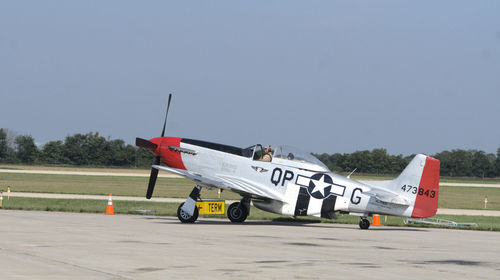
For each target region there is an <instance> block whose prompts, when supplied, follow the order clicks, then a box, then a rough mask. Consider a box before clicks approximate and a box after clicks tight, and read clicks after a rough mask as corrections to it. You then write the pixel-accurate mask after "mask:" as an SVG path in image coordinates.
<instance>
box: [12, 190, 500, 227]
mask: <svg viewBox="0 0 500 280" xmlns="http://www.w3.org/2000/svg"><path fill="white" fill-rule="evenodd" d="M113 204H114V211H115V213H117V214H136V215H142V214H147V215H156V216H176V215H177V207H178V206H179V204H178V203H160V202H149V201H146V202H142V201H141V202H136V201H114V202H113ZM106 206H107V203H106V201H103V200H90V199H89V200H84V199H52V198H43V199H40V198H24V197H13V198H11V199H10V200H8V201H7V200H4V204H3V209H18V210H40V211H61V212H88V213H104V212H105V210H106ZM227 207H228V205H226V210H227ZM137 210H139V211H137ZM202 217H203V216H202ZM206 217H212V218H213V217H218V218H222V219H227V218H226V217H225V216H223V215H218V216H206ZM435 217H436V218H440V219H447V220H452V221H455V222H461V223H477V224H478V227H477V228H476V227H474V228H472V229H476V230H490V231H500V217H484V216H460V215H436V216H435ZM248 219H250V220H274V221H286V222H297V223H319V222H327V223H342V224H353V225H355V224H358V223H359V217H355V216H350V215H339V217H338V219H337V220H333V221H332V220H327V219H319V218H314V217H299V218H296V219H293V218H290V217H287V216H282V215H277V214H273V213H268V212H264V211H261V210H259V209H257V208H255V207H253V206H252V209H251V210H250V215H249V217H248ZM381 220H382V223H383V224H384V225H390V226H405V224H404V222H403V220H404V219H403V218H401V217H391V216H389V217H387V220H386V217H385V216H382V217H381ZM228 222H229V221H228ZM406 226H414V225H406ZM418 227H422V226H421V225H420V226H418ZM424 227H425V226H424Z"/></svg>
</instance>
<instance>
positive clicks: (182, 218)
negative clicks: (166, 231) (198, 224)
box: [177, 202, 198, 224]
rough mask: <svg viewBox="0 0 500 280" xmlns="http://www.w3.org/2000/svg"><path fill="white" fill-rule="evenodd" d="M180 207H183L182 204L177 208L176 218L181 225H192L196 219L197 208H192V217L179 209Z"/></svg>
mask: <svg viewBox="0 0 500 280" xmlns="http://www.w3.org/2000/svg"><path fill="white" fill-rule="evenodd" d="M182 205H184V202H183V203H181V205H179V208H177V218H179V221H181V222H183V223H188V224H192V223H194V222H195V221H196V220H197V219H198V207H195V208H194V213H193V216H191V215H189V214H188V213H186V212H185V211H184V210H182V209H181V208H182Z"/></svg>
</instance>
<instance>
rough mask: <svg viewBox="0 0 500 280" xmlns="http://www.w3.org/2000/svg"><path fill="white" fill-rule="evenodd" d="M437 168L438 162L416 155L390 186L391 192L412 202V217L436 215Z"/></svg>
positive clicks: (437, 194) (437, 193)
mask: <svg viewBox="0 0 500 280" xmlns="http://www.w3.org/2000/svg"><path fill="white" fill-rule="evenodd" d="M439 167H440V162H439V160H437V159H435V158H432V157H429V156H426V155H422V154H418V155H416V156H415V157H414V158H413V159H412V161H411V162H410V164H408V166H407V167H406V168H405V169H404V170H403V172H402V173H401V174H400V175H399V176H398V178H396V179H395V180H394V181H393V182H394V183H393V184H391V185H392V186H391V188H392V189H393V191H396V192H398V193H399V195H402V196H404V197H406V198H408V199H409V200H410V201H413V204H414V207H413V211H412V213H411V216H412V217H414V218H426V217H431V216H434V215H435V214H436V212H437V207H438V197H439Z"/></svg>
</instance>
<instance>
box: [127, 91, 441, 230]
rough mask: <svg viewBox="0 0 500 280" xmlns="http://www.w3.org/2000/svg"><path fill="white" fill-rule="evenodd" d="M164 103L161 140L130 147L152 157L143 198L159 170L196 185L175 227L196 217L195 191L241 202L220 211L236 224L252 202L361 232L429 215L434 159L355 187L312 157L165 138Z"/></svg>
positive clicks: (434, 198)
mask: <svg viewBox="0 0 500 280" xmlns="http://www.w3.org/2000/svg"><path fill="white" fill-rule="evenodd" d="M171 97H172V96H171V95H170V96H169V99H168V106H167V113H166V116H165V121H164V123H163V131H162V133H161V137H157V138H153V139H150V140H145V139H142V138H136V145H137V146H139V147H145V148H148V149H149V150H150V151H151V152H152V153H153V154H155V155H156V159H155V164H154V165H153V166H152V170H151V176H150V179H149V186H148V190H147V194H146V198H148V199H150V198H151V196H152V194H153V190H154V186H155V182H156V178H157V176H158V170H165V171H169V172H172V173H175V174H179V175H182V176H184V177H187V178H190V179H193V180H194V181H195V187H194V188H193V190H192V192H191V194H190V195H189V197H188V198H187V199H186V201H185V202H184V203H182V204H181V205H180V206H179V208H178V211H177V216H178V218H179V220H180V221H181V222H184V223H193V222H195V221H196V219H197V218H198V209H197V207H196V201H197V200H198V199H199V196H200V190H201V188H208V189H213V188H221V189H226V190H230V191H233V192H236V193H238V194H240V195H241V197H242V198H241V201H239V202H234V203H232V204H231V205H230V206H229V208H228V211H227V215H228V218H229V219H230V220H231V222H235V223H241V222H243V221H245V219H246V218H247V216H248V214H249V212H250V203H251V202H252V204H253V205H254V206H255V207H257V208H259V209H262V210H264V211H268V212H273V213H278V214H283V215H288V216H315V217H322V218H328V219H335V218H336V215H335V214H336V213H342V214H351V215H356V216H359V217H360V218H361V220H360V222H359V227H360V228H361V229H368V227H369V226H370V222H369V221H368V220H367V219H366V218H367V217H368V216H371V215H373V214H383V215H393V216H402V217H414V218H426V217H431V216H433V215H434V214H436V211H437V205H438V196H439V167H440V162H439V160H437V159H434V158H431V157H428V156H425V155H423V154H419V155H416V156H415V157H414V158H413V160H412V161H411V162H410V163H409V165H408V166H407V167H406V168H405V169H404V170H403V172H402V173H401V174H400V175H399V176H398V177H397V178H396V179H394V180H389V181H357V180H354V179H351V178H349V177H350V176H348V177H343V176H340V175H337V174H335V173H332V172H331V171H330V170H329V169H328V168H327V167H326V166H325V165H324V164H323V163H322V162H321V161H319V160H318V159H317V158H315V157H314V156H312V155H311V154H309V153H304V152H301V151H299V150H297V149H294V148H291V147H288V146H273V147H272V149H271V147H269V148H268V149H267V151H266V149H265V147H263V146H262V145H260V144H257V145H253V146H250V147H248V148H244V149H243V148H237V147H233V146H228V145H222V144H216V143H210V142H205V141H199V140H193V139H187V138H178V137H164V134H165V126H166V122H167V116H168V110H169V107H170V100H171ZM266 153H267V154H266ZM161 163H163V164H164V165H161Z"/></svg>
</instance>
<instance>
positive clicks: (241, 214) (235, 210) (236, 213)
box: [227, 202, 248, 223]
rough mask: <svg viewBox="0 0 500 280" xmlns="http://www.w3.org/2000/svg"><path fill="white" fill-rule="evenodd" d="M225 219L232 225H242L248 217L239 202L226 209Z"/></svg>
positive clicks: (244, 207) (243, 206) (245, 208)
mask: <svg viewBox="0 0 500 280" xmlns="http://www.w3.org/2000/svg"><path fill="white" fill-rule="evenodd" d="M227 217H228V218H229V220H231V222H233V223H243V222H244V221H245V220H246V219H247V217H248V209H247V207H246V206H245V205H244V204H243V203H241V202H234V203H232V204H231V205H229V208H228V209H227Z"/></svg>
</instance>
